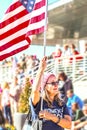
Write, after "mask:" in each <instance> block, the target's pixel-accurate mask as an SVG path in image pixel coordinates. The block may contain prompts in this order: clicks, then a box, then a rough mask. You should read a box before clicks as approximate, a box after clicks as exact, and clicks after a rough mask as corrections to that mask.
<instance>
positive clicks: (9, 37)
mask: <svg viewBox="0 0 87 130" xmlns="http://www.w3.org/2000/svg"><path fill="white" fill-rule="evenodd" d="M45 16H46V0H15V1H14V2H13V3H12V4H11V5H10V6H9V8H8V9H7V11H6V13H5V15H4V18H3V19H2V21H1V22H0V61H1V60H3V59H5V58H7V57H10V56H12V55H14V54H16V53H19V52H20V51H23V50H25V49H27V48H28V47H29V45H30V43H31V40H32V39H31V37H32V35H35V34H39V33H42V32H44V27H45Z"/></svg>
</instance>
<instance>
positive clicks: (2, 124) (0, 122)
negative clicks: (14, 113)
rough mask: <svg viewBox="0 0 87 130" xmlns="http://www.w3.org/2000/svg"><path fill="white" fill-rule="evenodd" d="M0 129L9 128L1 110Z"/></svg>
mask: <svg viewBox="0 0 87 130" xmlns="http://www.w3.org/2000/svg"><path fill="white" fill-rule="evenodd" d="M0 130H7V128H5V118H4V115H3V112H2V111H1V110H0Z"/></svg>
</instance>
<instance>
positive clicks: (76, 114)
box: [71, 102, 84, 121]
mask: <svg viewBox="0 0 87 130" xmlns="http://www.w3.org/2000/svg"><path fill="white" fill-rule="evenodd" d="M71 109H72V121H76V120H78V119H80V118H81V117H83V116H84V114H83V111H82V109H79V106H78V103H76V102H73V103H72V106H71Z"/></svg>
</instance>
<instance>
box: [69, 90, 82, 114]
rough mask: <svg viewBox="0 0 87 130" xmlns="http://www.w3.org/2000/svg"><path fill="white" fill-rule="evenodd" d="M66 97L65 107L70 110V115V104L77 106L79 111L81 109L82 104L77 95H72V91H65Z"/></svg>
mask: <svg viewBox="0 0 87 130" xmlns="http://www.w3.org/2000/svg"><path fill="white" fill-rule="evenodd" d="M67 97H68V100H67V106H68V108H69V110H70V113H72V103H73V102H75V103H77V104H78V106H79V109H82V108H83V105H84V102H83V101H82V99H81V98H80V97H79V96H78V95H76V94H74V92H73V90H72V89H69V90H67Z"/></svg>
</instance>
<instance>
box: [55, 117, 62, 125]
mask: <svg viewBox="0 0 87 130" xmlns="http://www.w3.org/2000/svg"><path fill="white" fill-rule="evenodd" d="M60 119H61V118H60V116H58V120H57V122H56V124H58V123H59V122H60Z"/></svg>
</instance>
